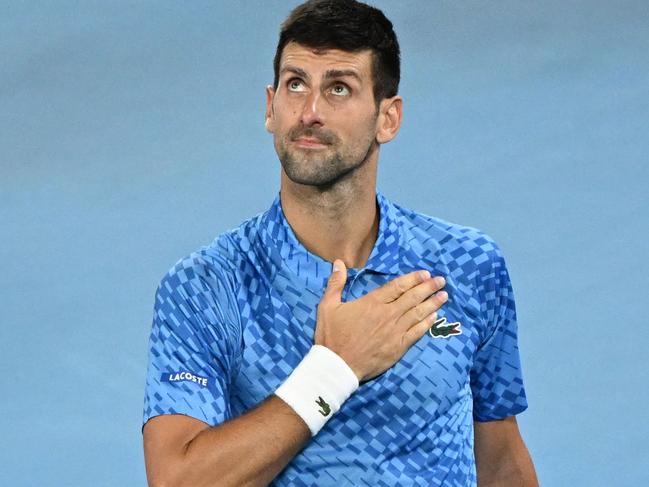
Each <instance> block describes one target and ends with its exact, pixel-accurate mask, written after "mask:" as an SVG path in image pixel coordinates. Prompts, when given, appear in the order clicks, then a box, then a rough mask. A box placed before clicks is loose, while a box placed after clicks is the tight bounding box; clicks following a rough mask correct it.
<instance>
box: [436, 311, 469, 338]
mask: <svg viewBox="0 0 649 487" xmlns="http://www.w3.org/2000/svg"><path fill="white" fill-rule="evenodd" d="M461 326H462V324H461V323H460V322H459V321H456V322H454V323H447V322H446V316H443V317H442V318H440V319H438V320H437V321H436V322H435V323H433V326H431V327H430V330H428V333H430V336H432V337H433V338H448V337H450V336H454V335H461V334H462V330H460V327H461Z"/></svg>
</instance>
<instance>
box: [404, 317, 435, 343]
mask: <svg viewBox="0 0 649 487" xmlns="http://www.w3.org/2000/svg"><path fill="white" fill-rule="evenodd" d="M435 320H437V313H432V314H430V315H428V316H427V317H426V318H424V319H423V320H421V321H419V322H417V323H416V324H415V325H413V326H411V327H410V329H409V330H408V331H407V332H406V333H405V334H404V335H403V342H404V344H405V345H406V347H408V348H410V347H412V346H413V345H414V344H415V343H416V342H417V341H418V340H419V339H421V337H423V336H424V335H425V334H426V333H427V332H428V330H430V327H431V326H433V323H435Z"/></svg>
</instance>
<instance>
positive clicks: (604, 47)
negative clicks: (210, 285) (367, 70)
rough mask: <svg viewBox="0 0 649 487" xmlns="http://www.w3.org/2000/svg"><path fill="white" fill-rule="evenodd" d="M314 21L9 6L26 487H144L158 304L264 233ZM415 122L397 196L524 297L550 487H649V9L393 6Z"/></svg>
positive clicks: (11, 204) (7, 441) (526, 424)
mask: <svg viewBox="0 0 649 487" xmlns="http://www.w3.org/2000/svg"><path fill="white" fill-rule="evenodd" d="M296 3H297V2H294V1H293V2H266V1H254V2H253V1H247V2H204V1H192V2H144V1H141V2H123V1H114V2H91V1H86V2H68V1H66V2H6V1H5V2H2V3H0V231H1V232H2V233H1V236H2V238H1V240H0V242H1V243H0V258H1V262H2V264H1V267H0V269H1V272H0V367H1V370H0V381H1V384H0V385H1V387H2V399H1V400H0V418H1V419H0V421H1V423H0V426H1V430H0V437H1V438H2V441H0V445H1V446H0V453H1V455H2V462H1V463H2V467H1V468H0V484H1V485H11V486H28V485H29V486H31V485H48V486H49V485H57V486H58V485H61V486H71V485H72V486H90V485H92V486H95V487H99V486H125V485H144V484H145V475H144V463H143V454H142V445H141V433H140V422H141V417H142V400H143V387H144V379H145V367H146V348H147V338H148V332H149V327H150V324H151V315H152V308H153V296H154V292H155V288H156V286H157V283H158V281H159V279H160V278H161V277H162V275H163V274H164V273H165V272H166V271H167V269H168V268H169V267H171V265H173V264H174V263H175V262H176V260H177V259H179V258H180V257H182V256H184V255H186V254H188V253H189V252H191V251H193V250H195V249H197V248H198V247H199V246H201V245H203V244H207V243H209V242H211V240H212V239H213V238H214V237H215V236H216V235H217V234H218V233H220V232H221V231H224V230H226V229H228V228H231V227H234V226H236V225H238V224H239V223H240V222H241V221H242V220H244V219H246V218H248V217H250V216H253V215H255V214H257V213H259V212H262V211H264V210H265V209H266V208H267V207H268V206H269V205H270V203H271V202H272V199H273V198H274V196H275V194H276V193H277V190H278V188H279V163H278V162H277V158H276V155H275V153H274V150H273V147H272V139H271V136H270V135H269V134H267V133H266V132H265V131H264V128H263V113H264V87H265V85H266V84H268V83H270V82H272V57H273V55H274V49H275V45H276V42H277V32H278V27H279V24H280V22H281V21H282V20H283V19H284V17H285V16H286V14H287V13H288V11H289V10H290V7H291V6H293V5H295V4H296ZM375 4H376V5H377V6H379V7H381V8H383V9H384V11H385V12H386V14H387V15H388V17H389V18H391V20H392V21H393V23H394V24H395V28H396V31H397V34H398V35H399V38H400V42H401V46H402V58H403V66H402V68H403V73H402V85H401V94H402V95H403V97H404V99H405V119H404V124H403V127H402V130H401V133H400V134H399V136H398V137H397V139H396V140H395V141H393V142H392V143H390V144H388V145H386V146H384V147H383V149H382V151H381V161H380V164H379V167H380V169H379V188H380V189H381V190H382V191H383V192H384V194H386V196H388V197H389V198H391V199H392V200H393V201H395V202H397V203H400V204H403V205H405V206H408V207H411V208H413V209H415V210H418V211H421V212H424V213H427V214H431V215H435V216H439V217H441V218H444V219H447V220H450V221H454V222H458V223H463V224H466V225H471V226H475V227H478V228H480V229H482V230H485V231H486V232H487V233H489V234H490V235H492V236H493V237H494V238H495V239H496V241H497V242H498V243H499V244H500V245H501V247H502V249H503V251H504V253H505V257H506V259H507V262H508V266H509V270H510V274H511V277H512V281H513V285H514V290H515V295H516V300H517V307H518V317H519V327H520V347H521V355H522V361H523V367H524V375H525V381H526V387H527V392H528V399H529V403H530V408H529V409H528V411H526V412H525V413H523V414H522V415H521V416H519V423H520V425H521V429H522V432H523V435H524V438H525V440H526V442H527V445H528V447H529V449H530V451H531V453H532V456H533V458H534V461H535V464H536V468H537V471H538V473H539V477H540V479H541V482H542V484H543V485H545V486H576V485H579V486H582V485H583V486H590V487H596V486H611V485H616V486H641V485H647V484H648V483H649V473H648V471H647V470H648V469H647V463H646V462H647V458H648V457H649V448H648V447H647V437H648V436H649V435H648V433H649V425H648V422H647V420H646V413H645V410H646V405H647V403H648V402H649V393H648V392H647V391H648V387H647V384H648V383H649V372H648V371H649V367H648V361H647V358H648V357H647V342H648V340H649V331H648V330H649V326H648V325H649V320H648V319H647V313H646V303H647V289H648V287H649V286H648V285H649V278H648V276H649V265H648V264H647V262H648V259H647V254H648V251H649V245H648V243H647V241H648V239H649V228H648V223H647V222H648V220H649V218H648V217H649V211H648V209H649V208H648V203H647V200H648V198H647V189H646V188H647V183H648V182H649V169H648V166H649V164H648V163H649V156H648V154H649V151H648V149H649V142H648V137H647V125H648V122H649V116H648V114H649V55H648V54H647V53H648V52H649V20H648V19H649V7H648V5H649V4H647V2H645V1H642V0H637V1H618V2H604V1H595V0H589V1H585V0H584V1H569V2H565V1H559V0H556V1H555V0H552V1H548V0H544V1H541V2H531V1H522V2H521V1H514V0H506V1H501V2H478V1H463V2H451V1H430V2H427V1H401V2H389V1H387V0H386V1H377V2H375Z"/></svg>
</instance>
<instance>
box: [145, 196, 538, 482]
mask: <svg viewBox="0 0 649 487" xmlns="http://www.w3.org/2000/svg"><path fill="white" fill-rule="evenodd" d="M376 201H377V208H378V211H379V231H378V236H377V240H376V242H375V244H374V248H373V249H372V252H371V254H370V257H369V259H368V261H367V264H366V265H365V267H363V268H362V269H353V268H350V269H348V279H347V284H346V285H345V288H344V291H343V301H349V300H353V299H357V298H359V297H361V296H363V295H365V294H367V293H368V292H370V291H371V290H373V289H376V288H377V287H379V286H382V285H383V284H385V283H387V282H389V281H391V280H392V279H394V278H396V277H397V276H400V275H403V274H407V273H409V272H412V271H415V270H419V269H427V270H429V271H430V273H431V275H433V276H436V275H441V276H444V278H445V279H446V286H445V290H446V291H447V292H448V294H449V299H448V301H447V302H446V303H445V304H444V305H443V306H442V308H441V309H440V310H439V311H438V317H439V318H442V317H444V318H446V324H445V325H450V324H454V325H453V327H452V328H453V329H454V330H455V332H453V333H433V331H436V330H431V332H429V333H427V334H426V335H424V336H423V337H422V338H421V339H420V340H419V341H418V342H417V343H415V345H413V346H412V347H411V348H410V349H409V350H408V351H407V352H406V354H405V355H404V356H403V357H402V358H401V359H400V360H399V361H398V362H397V363H396V364H394V366H392V367H391V368H389V369H388V370H387V371H386V372H384V373H383V374H381V375H380V376H378V377H376V378H374V379H372V380H369V381H367V382H364V383H362V384H361V385H360V387H359V388H358V390H357V391H356V392H355V393H354V394H352V396H351V397H350V398H349V399H348V400H347V401H346V402H345V403H344V404H343V405H342V407H341V409H340V410H339V411H338V412H337V413H336V414H335V415H334V416H333V417H332V418H331V419H330V420H329V421H328V422H327V423H326V424H325V426H324V427H323V428H322V429H321V430H320V432H319V433H318V434H317V435H316V436H315V437H313V438H312V439H311V440H310V442H309V443H308V444H307V445H306V447H305V448H304V449H303V450H302V451H301V452H300V453H299V454H298V455H297V456H296V457H295V458H294V459H293V460H292V461H291V462H290V463H289V464H288V466H287V467H286V468H285V469H284V470H283V471H282V472H281V474H280V475H279V476H278V477H276V478H275V480H274V481H273V482H272V483H271V485H275V486H289V485H290V486H312V485H318V486H320V487H322V486H325V485H336V486H339V485H371V486H394V485H399V486H408V485H422V486H429V485H444V486H458V487H460V486H461V487H467V486H472V485H475V484H476V469H475V461H474V453H473V421H474V420H477V421H489V420H495V419H502V418H505V417H507V416H512V415H515V414H518V413H520V412H522V411H524V410H525V409H526V408H527V401H526V397H525V390H524V386H523V380H522V374H521V367H520V360H519V353H518V345H517V323H516V310H515V306H514V297H513V293H512V287H511V283H510V279H509V275H508V272H507V269H506V267H505V261H504V259H503V256H502V253H501V251H500V249H499V247H498V246H497V245H496V243H495V242H494V241H493V239H491V238H490V237H489V236H488V235H486V234H485V233H483V232H481V231H479V230H477V229H475V228H470V227H465V226H460V225H457V224H453V223H449V222H447V221H444V220H442V219H439V218H435V217H431V216H428V215H424V214H421V213H417V212H414V211H412V210H409V209H406V208H404V207H402V206H399V205H397V204H394V203H392V202H390V201H389V200H388V199H387V198H386V197H385V196H384V195H383V194H382V193H381V192H380V191H377V192H376ZM331 270H332V264H331V262H328V261H325V260H324V259H322V258H320V257H319V256H317V255H315V254H312V253H310V252H309V251H308V250H307V249H306V248H305V247H304V246H303V245H302V244H301V243H300V242H299V240H298V239H297V238H296V236H295V234H294V232H293V230H292V229H291V226H290V225H289V223H288V221H287V220H286V218H285V216H284V213H283V211H282V206H281V201H280V196H279V193H278V194H277V196H276V198H275V200H274V201H273V203H272V205H271V207H270V208H269V209H268V210H267V211H265V212H264V213H261V214H259V215H257V216H255V217H254V218H251V219H249V220H246V221H245V222H243V223H242V224H241V225H240V226H239V227H237V228H235V229H232V230H229V231H227V232H224V233H223V234H221V235H219V236H218V237H217V238H216V239H215V240H214V241H213V242H212V243H211V244H210V245H209V246H205V247H202V248H200V249H199V250H197V251H196V252H194V253H192V254H190V255H188V256H187V257H185V258H183V259H181V260H180V261H178V262H177V263H176V264H175V265H174V266H173V267H172V268H171V269H170V270H169V272H168V273H167V274H166V275H165V276H164V277H163V278H162V280H161V282H160V285H159V286H158V289H157V291H156V295H155V304H154V313H153V326H152V330H151V336H150V341H149V362H148V373H147V381H146V392H145V401H144V423H146V421H148V419H150V418H152V417H154V416H158V415H161V414H184V415H187V416H191V417H194V418H197V419H199V420H201V421H204V422H205V423H207V424H209V425H211V426H216V425H218V424H220V423H222V422H224V421H226V420H228V419H231V418H234V417H237V416H239V415H241V414H243V413H245V412H246V411H248V410H250V409H251V408H253V407H254V406H256V405H257V404H259V403H260V402H262V401H263V400H264V399H266V398H267V397H268V396H269V395H271V394H273V392H274V391H275V390H276V389H277V388H278V387H279V386H280V385H281V384H282V382H284V380H285V379H286V378H287V377H288V376H289V375H290V373H291V372H292V371H293V369H295V367H296V366H297V365H298V364H299V362H300V361H301V359H302V358H303V357H304V355H306V353H307V352H308V351H309V349H310V348H311V346H312V345H313V337H314V331H315V326H316V307H317V305H318V303H319V302H320V299H321V298H322V295H323V292H324V289H325V287H326V285H327V280H328V278H329V276H330V274H331ZM442 331H443V330H442Z"/></svg>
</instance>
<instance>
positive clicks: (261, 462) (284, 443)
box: [151, 395, 311, 487]
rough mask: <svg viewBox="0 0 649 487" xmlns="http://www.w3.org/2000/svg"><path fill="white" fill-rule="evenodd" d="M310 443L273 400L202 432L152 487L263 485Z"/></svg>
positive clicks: (282, 405)
mask: <svg viewBox="0 0 649 487" xmlns="http://www.w3.org/2000/svg"><path fill="white" fill-rule="evenodd" d="M310 438H311V432H310V431H309V428H308V427H307V425H306V424H305V423H304V422H303V421H302V419H301V418H300V417H299V416H298V415H297V414H295V412H293V410H292V409H291V408H290V407H289V406H288V405H286V404H285V403H284V402H283V401H282V400H281V399H279V398H278V397H276V396H274V395H273V396H271V397H269V398H268V399H267V400H266V401H264V402H263V403H261V404H260V405H259V406H258V407H256V408H254V409H253V410H251V411H249V412H247V413H245V414H243V415H241V416H239V417H237V418H235V419H232V420H230V421H227V422H225V423H223V424H221V425H218V426H216V427H212V428H206V429H204V430H202V431H201V432H200V433H199V434H198V435H196V437H194V438H193V439H192V440H191V441H189V443H187V444H186V445H185V447H184V448H183V449H182V451H181V452H178V453H177V455H176V456H175V458H173V459H170V463H167V468H166V471H165V472H164V475H163V476H164V479H163V478H160V479H159V481H158V480H154V479H152V481H151V485H152V486H153V487H157V486H160V487H163V486H164V487H167V486H174V487H175V486H192V487H202V486H214V485H219V486H237V487H239V486H250V487H252V486H263V485H267V484H268V483H269V482H270V481H271V480H272V479H274V478H275V477H276V476H277V475H278V474H279V473H280V472H281V471H282V470H283V469H284V467H285V466H286V465H287V464H288V463H289V462H290V461H291V460H292V459H293V457H295V455H296V454H297V453H298V452H299V451H300V450H301V449H302V448H303V447H304V445H305V444H306V443H307V442H308V441H309V440H310Z"/></svg>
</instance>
